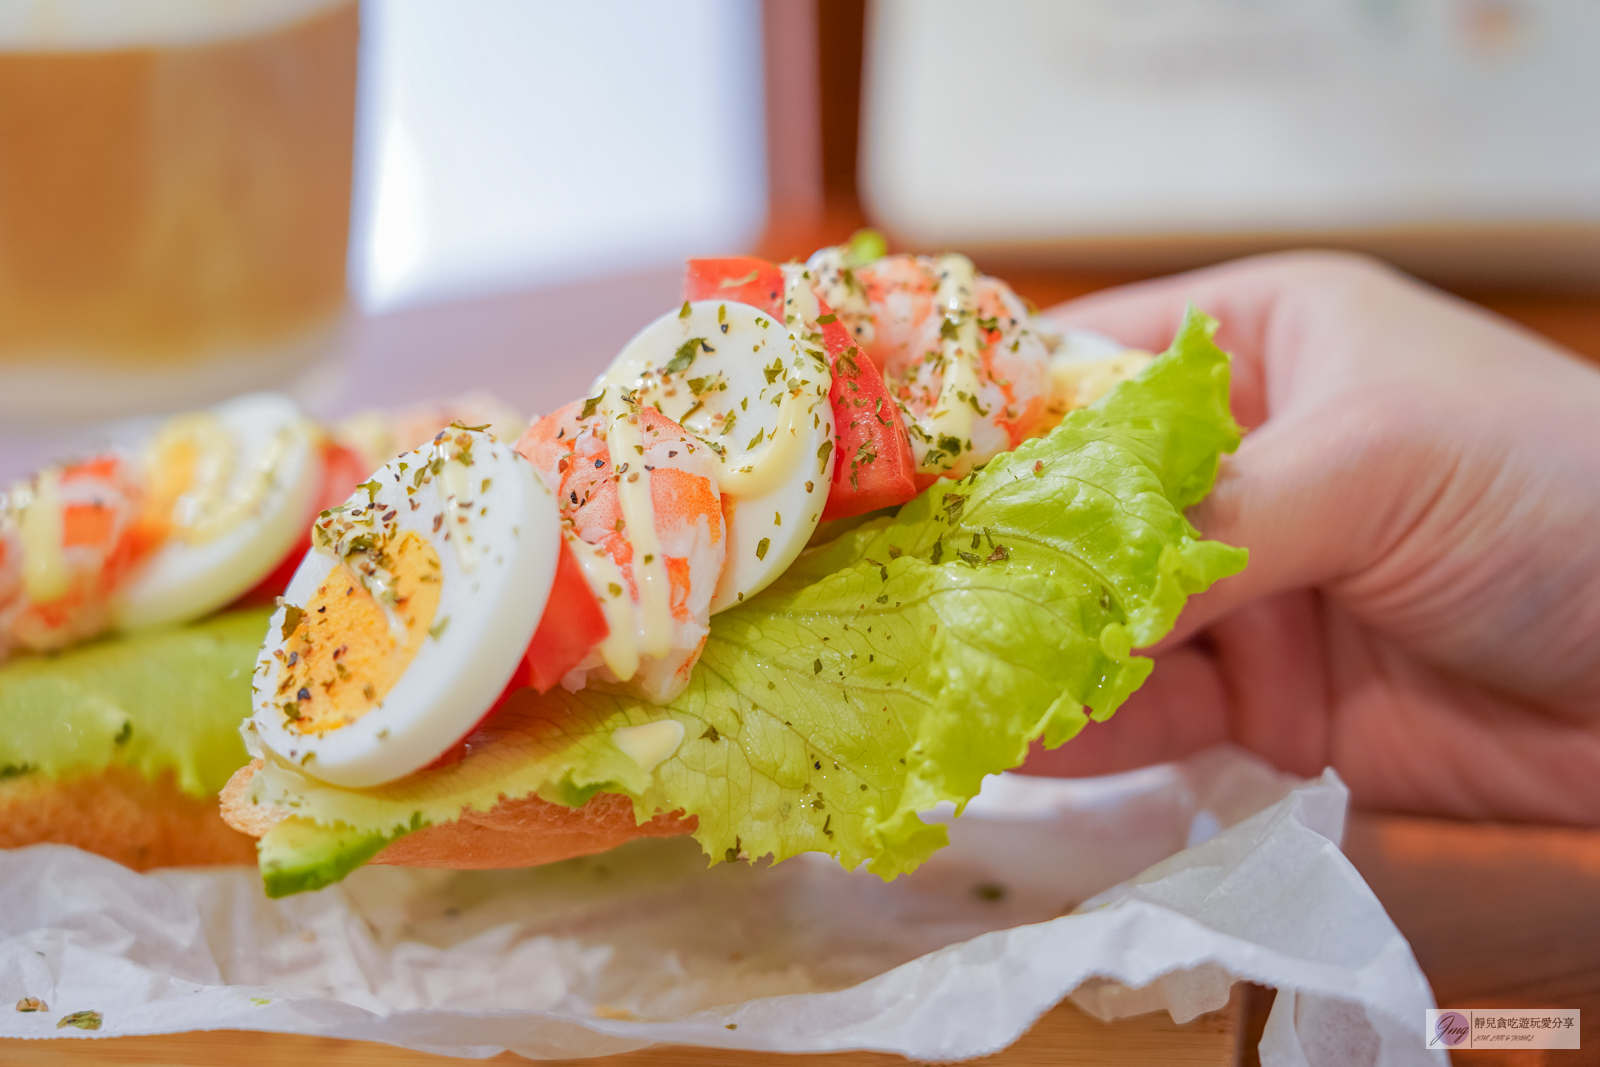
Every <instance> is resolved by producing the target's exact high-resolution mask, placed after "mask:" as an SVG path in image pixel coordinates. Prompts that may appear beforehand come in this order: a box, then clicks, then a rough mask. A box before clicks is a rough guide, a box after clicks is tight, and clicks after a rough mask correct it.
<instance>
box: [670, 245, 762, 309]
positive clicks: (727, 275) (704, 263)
mask: <svg viewBox="0 0 1600 1067" xmlns="http://www.w3.org/2000/svg"><path fill="white" fill-rule="evenodd" d="M683 298H684V299H685V300H729V301H732V302H733V303H736V304H749V305H750V306H751V307H758V308H760V309H761V310H762V311H765V312H766V313H767V314H769V315H771V316H773V317H774V318H775V319H777V320H778V321H779V322H782V321H783V271H782V270H780V269H778V265H777V264H776V263H768V262H767V261H766V260H764V259H756V258H755V257H754V256H723V257H722V258H721V259H691V260H690V261H689V269H688V272H687V273H686V274H685V276H684V279H683Z"/></svg>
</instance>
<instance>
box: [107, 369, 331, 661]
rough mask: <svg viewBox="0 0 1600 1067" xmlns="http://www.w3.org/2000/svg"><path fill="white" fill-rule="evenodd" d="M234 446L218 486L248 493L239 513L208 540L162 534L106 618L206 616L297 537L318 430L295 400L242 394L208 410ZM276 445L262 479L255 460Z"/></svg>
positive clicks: (156, 620)
mask: <svg viewBox="0 0 1600 1067" xmlns="http://www.w3.org/2000/svg"><path fill="white" fill-rule="evenodd" d="M210 411H211V413H212V414H213V415H215V416H216V418H217V420H218V422H219V423H220V424H221V426H222V429H223V431H224V432H225V433H226V434H227V436H228V438H229V440H230V442H231V444H232V446H233V448H234V451H235V462H234V466H233V474H232V478H231V480H230V484H229V485H228V487H227V489H226V492H227V493H230V494H252V493H253V494H254V495H255V499H254V500H252V501H251V502H250V506H249V508H248V510H247V511H246V513H245V514H244V515H243V516H242V517H241V518H239V519H238V521H236V522H235V523H234V524H233V526H231V527H230V528H228V529H226V530H224V531H222V532H221V533H220V534H218V535H217V536H215V537H213V538H211V539H210V540H206V541H201V542H199V543H190V542H188V541H186V540H184V539H183V538H182V537H181V536H175V537H171V538H169V539H168V540H166V541H165V542H164V543H163V544H162V545H161V546H160V547H159V548H157V549H156V550H155V552H154V553H153V554H152V555H151V556H150V558H148V559H146V560H145V561H143V562H142V563H141V564H140V565H139V567H138V568H137V569H136V570H135V571H134V572H133V573H132V574H131V575H129V577H128V579H127V580H126V581H125V582H124V583H123V584H122V586H121V587H120V588H119V589H118V590H117V593H116V596H115V598H114V599H113V601H112V605H111V615H112V624H113V625H114V626H115V627H117V628H118V629H123V630H134V629H140V628H143V627H147V626H159V625H163V624H166V623H174V622H183V621H185V620H188V619H197V618H199V617H201V616H202V615H208V614H210V613H211V612H213V611H215V610H217V609H218V608H220V607H223V606H224V605H226V604H228V603H230V602H232V601H233V600H235V599H237V598H238V597H239V596H240V595H241V594H243V593H245V592H248V591H249V590H250V589H252V588H254V587H255V585H256V584H257V583H258V582H260V581H261V580H262V579H263V578H265V577H266V576H267V575H269V574H271V573H272V571H273V568H275V567H277V566H278V564H279V563H280V562H282V560H283V558H284V556H285V555H286V554H288V553H289V552H290V551H291V550H292V549H293V548H294V546H295V544H296V543H297V542H299V541H300V540H301V538H303V537H304V536H305V531H306V527H307V526H308V525H309V524H310V522H311V518H312V511H313V509H314V508H315V507H316V503H317V495H318V493H319V492H320V491H321V488H322V477H323V462H322V447H321V432H320V431H319V430H318V429H317V427H316V426H315V424H313V423H312V422H311V421H310V420H308V419H307V418H306V417H305V415H304V414H303V413H302V412H301V411H300V409H299V407H298V406H296V404H295V402H294V401H292V400H290V399H289V398H288V397H286V396H283V395H281V394H278V393H249V394H246V395H244V396H239V397H235V398H233V399H232V400H228V401H225V402H224V403H221V404H218V405H216V406H215V407H213V408H211V409H210ZM275 449H276V450H279V451H277V455H276V462H275V463H273V465H272V470H271V472H270V476H269V477H268V478H267V480H266V481H265V483H264V485H263V486H262V487H260V488H259V490H257V489H255V488H254V487H253V486H254V483H255V482H256V481H258V480H259V479H260V472H259V469H258V464H259V462H260V461H261V459H262V457H265V456H269V455H272V454H273V451H274V450H275Z"/></svg>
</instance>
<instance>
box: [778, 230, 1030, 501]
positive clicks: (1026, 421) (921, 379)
mask: <svg viewBox="0 0 1600 1067" xmlns="http://www.w3.org/2000/svg"><path fill="white" fill-rule="evenodd" d="M842 255H843V253H842V252H841V250H839V249H823V250H822V251H821V252H818V253H817V254H816V255H815V256H813V257H812V259H811V262H810V263H809V264H808V269H809V270H811V271H812V273H813V276H814V278H815V284H816V287H817V292H818V295H820V296H821V297H822V298H823V299H824V300H826V301H827V302H828V304H829V306H830V307H832V308H834V309H835V312H836V313H837V314H838V315H839V316H840V318H841V320H842V321H844V323H845V324H846V325H847V326H848V327H849V328H850V329H851V330H852V332H853V333H854V334H855V336H856V337H857V338H858V339H859V341H860V343H861V346H862V348H863V350H864V351H865V352H866V353H867V356H868V358H870V359H871V360H872V361H873V362H874V363H876V364H877V365H878V367H879V368H880V369H881V370H882V371H883V377H884V382H885V384H886V385H887V386H888V387H889V391H890V393H891V394H892V395H893V396H894V397H895V399H896V401H897V402H898V403H899V405H900V410H901V413H902V414H903V415H904V416H905V420H906V429H907V431H908V432H909V433H910V435H911V450H912V454H913V456H914V457H915V459H916V461H917V472H918V476H919V478H920V479H922V480H924V481H926V482H931V481H933V480H934V479H935V478H937V477H940V476H949V477H960V476H961V475H963V474H965V473H966V472H967V471H969V470H971V469H972V468H973V467H974V466H977V465H978V464H981V463H986V462H988V461H989V460H990V459H992V458H994V457H995V456H996V455H998V454H999V453H1001V452H1004V451H1005V450H1007V449H1009V448H1015V447H1016V446H1017V445H1019V444H1021V443H1022V442H1023V441H1024V440H1026V439H1027V438H1028V437H1030V436H1033V435H1034V434H1036V433H1038V432H1041V430H1042V429H1044V428H1045V426H1046V425H1047V420H1048V417H1049V412H1048V408H1049V405H1050V401H1051V391H1052V383H1051V378H1050V364H1049V358H1050V352H1049V348H1048V347H1047V344H1046V341H1045V339H1044V338H1043V337H1042V336H1041V335H1040V333H1039V332H1038V331H1037V330H1035V329H1034V328H1033V324H1032V321H1031V317H1030V315H1029V313H1028V310H1027V307H1026V306H1025V305H1024V304H1023V302H1022V300H1021V299H1020V298H1019V297H1018V296H1017V295H1016V293H1014V292H1012V291H1011V288H1010V287H1009V286H1008V285H1006V284H1005V283H1004V282H1002V281H1000V280H999V279H998V278H991V277H988V276H987V275H981V274H978V273H977V272H976V271H975V270H974V269H973V267H972V262H971V261H970V260H968V259H967V258H966V257H965V256H955V255H950V256H940V257H937V258H934V257H929V256H885V257H883V258H882V259H878V260H874V261H873V262H871V263H867V264H864V265H860V266H856V267H854V268H850V267H847V266H846V265H845V263H844V260H843V259H842V258H841V257H842ZM836 301H838V302H837V303H836Z"/></svg>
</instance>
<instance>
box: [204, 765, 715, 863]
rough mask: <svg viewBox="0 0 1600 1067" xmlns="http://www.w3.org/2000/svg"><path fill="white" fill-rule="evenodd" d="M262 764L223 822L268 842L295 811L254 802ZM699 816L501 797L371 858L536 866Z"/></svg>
mask: <svg viewBox="0 0 1600 1067" xmlns="http://www.w3.org/2000/svg"><path fill="white" fill-rule="evenodd" d="M260 766H261V761H260V760H255V761H253V762H252V763H251V764H250V765H249V766H247V767H243V768H241V769H240V770H239V771H238V772H237V773H235V774H234V776H233V778H232V780H230V781H229V782H228V787H227V788H226V789H224V790H223V791H222V818H223V819H225V820H226V821H227V823H228V825H229V826H231V827H233V828H234V829H235V830H237V831H239V832H240V833H243V834H249V835H250V836H251V837H261V836H263V835H264V834H266V832H267V831H268V830H270V829H272V827H273V826H274V825H275V824H276V823H277V822H278V821H279V820H280V819H282V818H284V817H285V816H286V815H288V812H286V811H283V810H281V809H278V808H271V807H263V806H262V805H258V804H251V803H250V802H249V800H248V799H247V795H246V794H247V790H248V787H249V784H250V778H251V777H252V776H253V775H254V774H255V772H256V768H258V767H260ZM695 825H696V823H695V820H694V818H693V817H690V818H687V819H686V818H683V817H682V813H681V812H672V813H670V814H664V815H657V816H656V817H655V818H653V819H651V820H650V821H649V822H647V823H644V824H642V825H641V824H637V823H635V822H634V818H633V802H632V801H630V800H629V799H628V798H627V797H624V796H618V795H616V794H614V793H601V794H599V795H598V796H596V797H594V798H593V799H592V800H590V801H589V803H587V804H585V805H584V806H583V807H581V808H568V807H564V806H562V805H560V804H552V803H550V802H549V801H547V800H541V799H539V798H538V797H523V798H521V799H518V800H502V801H501V802H500V803H499V804H497V805H495V806H494V807H493V808H491V809H490V810H489V811H465V812H462V814H461V816H460V818H458V819H456V820H455V821H453V822H447V823H439V824H436V825H434V826H428V827H424V828H423V829H421V830H417V831H414V832H412V833H410V834H407V835H406V836H405V837H402V838H400V839H399V840H398V841H395V842H394V843H392V844H390V845H389V846H387V847H386V848H385V849H384V850H383V851H382V852H380V853H378V855H377V856H376V857H375V858H374V859H373V860H372V862H373V863H386V864H391V865H393V866H397V867H438V868H446V869H454V870H475V869H484V868H494V867H533V866H537V865H538V864H541V863H554V862H555V861H557V860H564V859H571V858H572V857H573V856H587V855H589V854H591V853H594V852H604V851H606V850H607V849H611V848H615V847H617V846H618V845H620V844H622V843H624V842H626V841H631V840H633V839H634V838H636V837H673V836H676V835H678V834H686V833H689V832H691V831H693V830H694V828H695Z"/></svg>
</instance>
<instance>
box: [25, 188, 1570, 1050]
mask: <svg viewBox="0 0 1600 1067" xmlns="http://www.w3.org/2000/svg"><path fill="white" fill-rule="evenodd" d="M856 222H857V219H855V218H853V217H852V216H850V215H849V214H848V213H846V214H843V215H834V216H830V217H829V219H828V220H827V221H826V223H825V224H823V225H821V226H818V227H811V228H809V229H807V230H806V231H804V232H803V233H789V234H783V233H774V234H769V236H768V239H767V240H766V241H765V242H764V243H763V249H762V251H763V252H765V253H766V254H768V255H773V256H786V255H790V254H794V253H795V252H797V251H801V250H803V249H805V248H808V247H811V246H814V245H816V244H820V243H823V242H824V241H828V240H838V239H841V238H842V237H843V236H846V235H847V234H848V233H849V231H850V229H852V228H853V226H854V225H855V224H856ZM1010 275H1011V278H1012V280H1013V281H1014V282H1015V284H1016V285H1017V287H1018V289H1019V290H1020V291H1021V292H1023V293H1024V294H1025V295H1027V296H1029V297H1030V298H1031V299H1033V300H1034V301H1035V302H1036V303H1038V304H1039V305H1041V306H1048V305H1049V304H1052V303H1055V302H1057V301H1060V300H1063V299H1068V298H1071V297H1073V296H1077V295H1081V294H1082V293H1085V292H1089V291H1091V290H1093V289H1096V288H1100V287H1103V286H1105V285H1109V284H1115V283H1117V282H1121V281H1127V280H1132V279H1131V277H1130V276H1127V275H1110V274H1092V275H1091V274H1083V273H1072V272H1064V271H1045V270H1037V269H1035V270H1029V271H1021V272H1010ZM678 284H679V283H678V276H677V273H676V272H675V271H668V272H655V273H649V274H641V275H637V276H634V277H630V278H624V279H618V280H613V281H610V282H603V283H591V284H586V285H578V286H572V287H569V288H567V289H562V290H546V291H543V292H535V293H520V294H511V295H507V296H498V297H490V298H485V299H480V300H475V301H470V302H464V303H460V304H454V305H448V306H443V307H435V308H428V309H420V310H411V311H403V312H399V313H396V314H393V315H389V316H385V317H383V318H379V319H373V320H367V321H364V322H362V323H360V324H359V325H358V327H357V329H356V330H355V333H354V336H353V343H352V348H351V351H352V357H351V362H350V364H349V365H348V366H347V367H346V368H345V372H344V377H343V379H342V380H343V382H344V384H343V386H342V387H339V388H336V389H335V390H334V391H333V392H332V393H330V394H329V395H328V396H327V397H325V401H326V404H325V407H326V408H327V409H328V410H329V411H334V410H340V409H348V408H351V407H354V406H360V405H361V404H363V403H366V404H391V403H396V402H399V401H403V400H407V399H412V398H414V397H417V396H420V395H424V394H426V393H428V392H429V391H430V390H431V389H432V388H435V387H434V386H433V385H432V383H434V382H436V381H437V380H438V374H439V372H440V370H441V368H443V367H446V366H447V367H448V373H449V376H450V379H451V380H452V381H453V382H455V383H459V384H460V387H463V388H464V387H466V386H467V385H470V384H480V383H481V384H484V385H492V386H495V387H496V388H499V389H501V390H502V391H503V392H504V393H505V394H506V395H507V396H508V397H509V398H511V399H513V400H515V401H518V402H519V403H522V404H523V405H524V406H525V407H528V408H531V409H534V410H548V409H550V408H552V407H554V406H556V405H557V404H559V403H561V402H563V401H565V400H567V399H569V398H570V397H571V396H577V395H580V393H581V391H582V390H583V389H584V388H585V387H586V386H587V384H588V382H589V380H590V379H591V378H592V377H593V374H594V373H595V372H596V371H597V370H598V369H599V368H600V367H601V366H603V364H604V362H605V361H606V360H607V359H608V358H609V356H610V354H611V353H612V352H614V351H615V350H616V349H617V348H618V347H620V345H621V344H622V343H623V342H624V341H626V340H627V338H628V337H629V336H631V335H632V333H633V332H634V331H635V329H636V328H637V327H638V325H639V324H640V323H641V322H645V321H648V320H649V319H650V318H651V317H653V316H654V315H656V314H659V313H660V312H661V310H662V309H663V308H666V307H670V306H671V305H672V304H673V303H674V302H675V299H676V298H677V293H678ZM1466 295H1468V296H1470V297H1472V298H1474V299H1477V300H1479V301H1480V302H1482V303H1484V304H1486V305H1487V306H1489V307H1491V308H1493V309H1495V310H1496V311H1499V312H1500V313H1502V314H1505V315H1507V316H1509V317H1511V318H1513V319H1516V320H1518V321H1520V322H1522V323H1524V324H1525V325H1527V326H1529V327H1530V328H1532V329H1535V330H1538V331H1540V332H1543V333H1545V334H1547V335H1549V336H1550V337H1552V338H1553V339H1555V340H1557V341H1559V342H1561V343H1562V344H1565V345H1567V346H1568V347H1570V348H1572V349H1574V350H1575V351H1577V352H1579V353H1581V354H1583V355H1586V356H1588V357H1589V358H1591V359H1595V360H1596V361H1600V296H1597V295H1592V294H1591V295H1562V294H1552V293H1510V292H1504V293H1471V294H1466ZM1346 851H1347V853H1348V854H1349V856H1350V858H1351V859H1352V860H1353V861H1354V862H1355V864H1356V866H1357V867H1358V868H1359V869H1360V870H1361V872H1362V874H1363V875H1365V876H1366V878H1367V880H1368V881H1369V882H1370V883H1371V885H1372V887H1373V889H1374V890H1375V891H1376V893H1377V895H1378V897H1379V899H1381V900H1382V901H1383V903H1384V905H1385V906H1386V907H1387V908H1388V909H1389V912H1390V914H1391V915H1392V916H1393V918H1394V920H1395V922H1396V924H1397V925H1398V926H1399V927H1400V930H1401V931H1402V932H1403V933H1404V934H1405V935H1406V937H1407V938H1408V939H1409V940H1410V941H1411V944H1412V947H1413V948H1414V949H1415V951H1416V955H1417V958H1418V960H1419V961H1420V962H1421V964H1422V968H1423V970H1424V972H1425V973H1426V974H1427V976H1428V978H1429V981H1430V982H1432V984H1433V988H1434V992H1435V995H1436V997H1437V998H1438V1002H1439V1003H1440V1005H1442V1006H1447V1007H1491V1006H1493V1007H1528V1008H1533V1007H1539V1008H1580V1009H1583V1034H1582V1041H1583V1045H1584V1048H1585V1049H1586V1050H1587V1051H1585V1052H1582V1053H1570V1052H1550V1053H1540V1052H1533V1051H1528V1052H1472V1053H1468V1054H1464V1057H1463V1062H1469V1063H1472V1064H1482V1065H1485V1067H1488V1065H1491V1064H1496V1065H1497V1064H1535V1063H1551V1064H1567V1063H1573V1064H1576V1063H1580V1062H1600V831H1580V830H1570V829H1552V828H1544V827H1532V826H1503V825H1492V824H1468V823H1456V822H1449V821H1444V820H1433V819H1419V818H1412V817H1397V816H1390V815H1383V814H1378V813H1358V814H1357V815H1356V816H1355V817H1354V818H1353V819H1352V822H1351V825H1350V831H1349V836H1348V839H1347V841H1346ZM1270 1003H1271V993H1270V991H1251V990H1250V989H1248V988H1247V987H1242V986H1241V987H1239V988H1238V989H1237V990H1236V995H1235V998H1234V1002H1233V1003H1232V1004H1231V1005H1230V1006H1229V1008H1228V1009H1227V1010H1225V1011H1222V1012H1218V1013H1215V1014H1214V1015H1211V1016H1207V1017H1205V1018H1202V1019H1200V1020H1197V1021H1196V1022H1195V1023H1192V1024H1190V1025H1189V1026H1187V1027H1176V1026H1174V1025H1173V1024H1172V1023H1171V1022H1170V1021H1169V1020H1167V1019H1166V1017H1165V1016H1164V1015H1160V1016H1145V1017H1142V1018H1138V1019H1130V1020H1124V1021H1122V1022H1119V1023H1116V1024H1112V1025H1110V1026H1107V1025H1105V1024H1101V1023H1099V1022H1097V1021H1095V1020H1093V1019H1090V1018H1088V1017H1087V1016H1085V1015H1083V1014H1082V1013H1081V1012H1078V1011H1077V1010H1076V1009H1075V1008H1073V1007H1072V1006H1071V1005H1070V1004H1068V1005H1063V1006H1062V1007H1060V1008H1057V1009H1056V1010H1055V1011H1053V1012H1051V1013H1050V1014H1048V1015H1046V1016H1045V1017H1044V1019H1043V1020H1041V1021H1040V1023H1039V1024H1038V1025H1037V1026H1036V1027H1035V1028H1034V1029H1033V1031H1032V1032H1030V1033H1029V1034H1028V1035H1027V1036H1025V1037H1024V1038H1023V1039H1022V1040H1021V1041H1020V1042H1019V1043H1018V1044H1017V1045H1015V1046H1013V1047H1012V1048H1011V1049H1009V1050H1007V1051H1006V1052H1004V1053H1001V1054H999V1055H997V1056H994V1057H991V1058H989V1059H987V1060H985V1061H983V1062H985V1063H993V1064H995V1065H996V1067H1043V1065H1047V1064H1066V1063H1080V1064H1154V1065H1167V1064H1196V1065H1201V1064H1204V1065H1221V1064H1230V1063H1235V1062H1240V1063H1249V1062H1253V1060H1254V1045H1255V1041H1256V1040H1257V1039H1258V1037H1259V1034H1260V1028H1261V1025H1262V1023H1263V1022H1264V1020H1265V1014H1266V1011H1267V1009H1268V1007H1269V1006H1270ZM1541 1057H1546V1058H1541ZM500 1059H502V1060H516V1059H517V1057H513V1056H510V1055H509V1054H507V1055H506V1056H503V1057H501V1058H500ZM294 1060H315V1061H317V1062H320V1063H324V1064H327V1065H329V1067H355V1065H366V1064H385V1065H395V1067H402V1065H414V1064H423V1063H443V1062H447V1061H444V1060H442V1059H440V1058H439V1057H434V1056H428V1055H425V1054H422V1053H413V1052H407V1051H404V1050H398V1049H392V1048H389V1047H387V1046H381V1045H370V1044H361V1043H355V1042H338V1041H330V1040H322V1039H311V1038H293V1037H276V1036H269V1035H259V1034H239V1033H226V1032H225V1033H216V1034H188V1035H177V1036H172V1037H153V1038H120V1039H114V1040H108V1041H99V1042H92V1043H90V1042H17V1041H0V1063H4V1064H7V1065H15V1067H44V1065H55V1064H89V1063H96V1064H208V1065H209V1064H227V1065H230V1067H255V1065H257V1064H262V1065H265V1064H279V1063H284V1062H291V1061H294ZM582 1062H587V1063H596V1064H604V1065H612V1067H650V1065H654V1067H666V1065H673V1067H676V1065H686V1064H707V1065H724V1067H731V1065H735V1064H738V1065H745V1064H770V1063H775V1062H784V1058H783V1057H776V1056H770V1055H761V1054H751V1053H714V1052H708V1051H704V1050H692V1049H671V1048H667V1049H657V1050H646V1051H645V1052H640V1053H633V1054H629V1055H626V1056H617V1057H610V1058H607V1059H604V1060H598V1061H582ZM803 1062H806V1063H815V1064H817V1065H818V1067H824V1065H826V1067H867V1065H879V1064H883V1065H887V1064H890V1063H893V1062H901V1061H899V1060H898V1058H895V1057H888V1056H882V1055H875V1054H866V1053H850V1054H838V1055H828V1056H817V1057H809V1058H808V1059H807V1060H805V1061H803Z"/></svg>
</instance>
